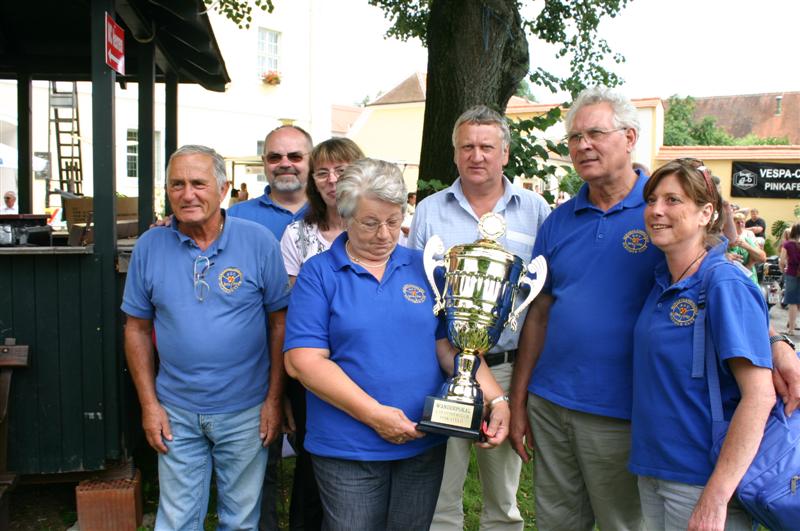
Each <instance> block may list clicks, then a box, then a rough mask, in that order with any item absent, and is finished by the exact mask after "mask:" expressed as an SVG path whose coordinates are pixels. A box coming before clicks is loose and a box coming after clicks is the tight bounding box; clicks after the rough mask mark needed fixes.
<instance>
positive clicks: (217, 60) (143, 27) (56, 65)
mask: <svg viewBox="0 0 800 531" xmlns="http://www.w3.org/2000/svg"><path fill="white" fill-rule="evenodd" d="M89 7H90V2H89V0H37V1H32V2H23V1H8V2H0V78H5V79H10V78H15V77H16V76H17V74H18V73H20V72H29V73H30V74H31V75H32V77H33V78H34V79H54V80H71V81H89V80H90V76H91V68H90V32H89V23H90V18H89V12H90V10H89ZM116 9H117V23H119V24H120V25H121V26H123V28H124V29H125V63H126V67H125V70H126V72H128V75H127V76H118V80H120V81H124V80H126V79H127V80H131V81H134V80H135V74H136V66H137V65H136V62H137V51H138V50H137V46H136V44H137V41H138V42H149V41H152V42H153V43H154V44H155V47H156V67H157V68H156V70H157V79H158V80H159V81H162V80H163V77H164V74H165V73H166V72H173V73H175V74H176V75H177V77H178V82H179V83H197V84H200V85H202V86H203V87H205V88H206V89H208V90H213V91H217V92H222V91H224V90H225V85H226V84H227V83H228V82H230V77H229V76H228V72H227V70H226V69H225V61H224V59H223V58H222V53H221V52H220V49H219V46H218V44H217V40H216V38H215V37H214V31H213V29H212V28H211V23H210V22H209V20H208V15H207V14H206V9H207V7H206V5H205V4H204V3H203V1H202V0H117V2H116Z"/></svg>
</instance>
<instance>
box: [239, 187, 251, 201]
mask: <svg viewBox="0 0 800 531" xmlns="http://www.w3.org/2000/svg"><path fill="white" fill-rule="evenodd" d="M248 199H250V193H249V192H248V191H247V183H242V184H241V185H240V186H239V201H247V200H248Z"/></svg>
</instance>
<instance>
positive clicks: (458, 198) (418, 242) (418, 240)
mask: <svg viewBox="0 0 800 531" xmlns="http://www.w3.org/2000/svg"><path fill="white" fill-rule="evenodd" d="M493 212H496V213H498V214H500V215H501V216H503V218H504V219H505V220H506V233H505V234H504V235H503V236H502V237H501V238H499V239H498V240H497V242H498V243H499V244H500V245H502V246H503V247H504V248H505V249H506V250H507V251H509V252H511V253H513V254H515V255H517V256H519V257H520V258H521V259H522V261H523V262H524V263H525V264H527V263H528V262H529V261H530V257H531V252H532V251H533V243H534V241H536V234H537V233H538V232H539V227H541V226H542V223H544V220H545V218H546V217H547V216H548V214H550V207H549V206H548V205H547V203H546V202H545V200H544V198H542V196H540V195H539V194H537V193H535V192H531V191H530V190H525V189H523V188H519V187H516V186H514V185H513V184H511V181H509V180H508V179H507V178H506V177H503V196H502V197H501V198H500V199H499V200H498V201H497V204H496V205H495V206H494V209H493ZM434 234H435V235H437V236H439V237H440V238H441V239H442V241H443V242H444V246H445V249H447V248H450V247H452V246H453V245H460V244H464V243H472V242H474V241H475V240H477V239H478V238H479V237H480V235H479V234H478V216H477V215H476V214H475V211H474V210H473V209H472V206H471V205H470V204H469V201H468V200H467V198H466V196H465V195H464V191H463V189H462V188H461V178H460V177H459V178H458V179H456V181H455V182H454V183H453V184H452V185H451V186H450V187H448V188H446V189H444V190H441V191H439V192H436V193H435V194H433V195H432V196H430V197H426V198H425V199H424V200H422V201H420V203H419V204H418V205H417V209H416V212H415V213H414V220H413V221H412V223H411V230H410V231H409V235H408V246H409V247H410V248H412V249H420V250H421V249H423V248H424V247H425V243H427V241H428V240H429V239H430V238H431V236H433V235H434ZM524 320H525V313H524V312H523V313H522V315H521V316H520V318H519V322H520V323H522V322H523V321H524ZM520 328H522V327H521V326H520V327H519V328H517V331H516V332H512V331H511V329H510V327H506V329H505V330H503V333H502V334H501V335H500V340H499V341H498V342H497V345H495V346H494V348H492V349H491V350H490V352H503V351H506V350H512V349H515V348H517V343H518V342H519V331H520Z"/></svg>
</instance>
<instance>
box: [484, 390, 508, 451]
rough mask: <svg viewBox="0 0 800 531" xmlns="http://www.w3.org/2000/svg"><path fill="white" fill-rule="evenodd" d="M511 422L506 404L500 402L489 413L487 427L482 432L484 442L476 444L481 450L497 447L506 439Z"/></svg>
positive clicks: (502, 401)
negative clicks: (484, 436)
mask: <svg viewBox="0 0 800 531" xmlns="http://www.w3.org/2000/svg"><path fill="white" fill-rule="evenodd" d="M510 421H511V412H510V410H509V409H508V402H506V401H505V400H501V401H499V402H497V404H495V405H494V406H492V408H491V410H490V411H489V426H488V427H487V428H486V429H485V430H484V432H483V433H484V435H486V440H485V441H483V442H478V443H476V445H477V446H479V447H481V448H494V447H495V446H499V445H501V444H502V443H503V441H505V440H506V438H507V437H508V424H509V422H510Z"/></svg>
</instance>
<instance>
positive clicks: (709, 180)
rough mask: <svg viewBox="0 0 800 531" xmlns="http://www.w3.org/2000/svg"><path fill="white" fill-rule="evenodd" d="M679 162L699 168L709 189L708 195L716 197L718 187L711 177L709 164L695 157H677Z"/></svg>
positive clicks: (698, 170) (707, 189)
mask: <svg viewBox="0 0 800 531" xmlns="http://www.w3.org/2000/svg"><path fill="white" fill-rule="evenodd" d="M676 162H678V164H683V165H684V166H689V167H690V168H692V169H694V170H697V172H699V173H700V175H702V176H703V180H704V181H705V183H706V191H708V195H709V196H710V197H716V195H717V194H716V193H715V191H716V189H717V187H716V186H714V182H713V180H712V177H711V170H709V169H708V166H706V165H705V163H704V162H703V161H702V160H700V159H693V158H682V159H676Z"/></svg>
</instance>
